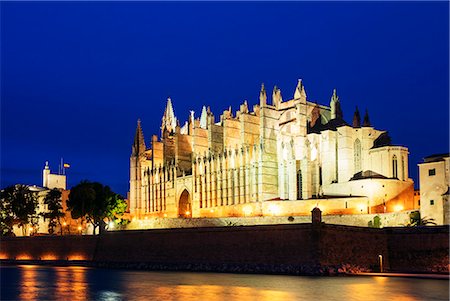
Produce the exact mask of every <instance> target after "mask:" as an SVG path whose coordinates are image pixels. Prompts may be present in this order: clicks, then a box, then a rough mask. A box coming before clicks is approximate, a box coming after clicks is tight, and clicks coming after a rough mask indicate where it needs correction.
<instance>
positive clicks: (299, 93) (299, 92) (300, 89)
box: [294, 79, 306, 101]
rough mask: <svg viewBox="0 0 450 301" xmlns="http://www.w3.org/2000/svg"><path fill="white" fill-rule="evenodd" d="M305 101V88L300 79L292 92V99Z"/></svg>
mask: <svg viewBox="0 0 450 301" xmlns="http://www.w3.org/2000/svg"><path fill="white" fill-rule="evenodd" d="M299 98H301V99H302V100H305V101H306V91H305V86H304V85H303V81H302V80H301V79H299V80H298V83H297V87H296V88H295V92H294V99H299Z"/></svg>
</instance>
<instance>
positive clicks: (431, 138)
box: [0, 2, 449, 195]
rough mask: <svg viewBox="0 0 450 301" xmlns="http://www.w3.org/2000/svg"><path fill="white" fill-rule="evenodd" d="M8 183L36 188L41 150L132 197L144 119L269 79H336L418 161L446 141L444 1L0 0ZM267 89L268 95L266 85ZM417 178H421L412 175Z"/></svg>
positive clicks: (346, 105)
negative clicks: (135, 149)
mask: <svg viewBox="0 0 450 301" xmlns="http://www.w3.org/2000/svg"><path fill="white" fill-rule="evenodd" d="M0 5H1V187H5V186H7V185H10V184H15V183H24V184H37V185H41V184H42V182H41V181H42V180H41V174H42V168H43V166H44V163H45V161H46V160H48V161H50V166H51V168H52V170H54V171H57V169H58V163H59V160H60V158H61V157H63V158H64V161H66V162H68V163H70V164H71V168H70V169H69V170H68V172H67V173H68V183H69V187H70V186H73V185H75V184H77V183H78V182H79V181H80V180H82V179H89V180H93V181H101V182H102V183H104V184H108V185H110V186H111V187H112V189H113V190H115V191H116V192H118V193H121V194H123V195H125V194H126V191H127V190H128V181H129V156H130V152H131V144H132V141H133V136H134V132H135V127H136V120H137V118H141V120H142V126H143V129H144V135H145V137H146V139H149V138H150V136H151V135H152V134H159V132H160V130H159V127H160V123H161V117H162V113H163V110H164V106H165V102H166V98H167V96H171V98H172V101H173V104H174V109H175V114H176V116H177V117H178V118H179V119H180V120H181V121H182V122H184V121H185V120H186V119H187V117H188V114H189V110H190V109H193V110H195V112H196V116H199V114H200V111H201V107H202V105H203V104H209V105H210V106H211V109H212V111H213V113H215V115H216V116H219V115H220V114H221V112H222V111H223V110H224V109H225V108H227V107H228V106H229V105H231V106H232V108H233V110H234V111H235V110H236V109H237V108H238V105H239V104H240V103H242V101H243V100H244V99H247V100H248V101H249V103H250V104H252V105H253V104H255V103H257V102H258V96H259V89H260V85H261V83H262V82H264V83H265V85H266V87H267V89H268V90H269V91H270V92H271V91H272V88H273V85H277V86H279V87H280V88H281V91H282V95H283V98H284V99H285V100H286V99H289V98H291V97H292V95H293V92H294V88H295V86H296V83H297V79H298V78H302V79H303V81H304V84H305V87H306V92H307V94H308V98H309V100H312V101H318V102H319V103H320V104H329V100H330V97H331V94H332V89H333V88H337V90H338V95H339V96H340V99H341V103H342V107H343V111H344V118H345V119H346V120H347V121H348V122H351V118H352V115H353V112H354V109H355V106H356V105H358V106H359V109H360V111H362V112H363V111H364V110H365V109H366V108H367V109H368V110H369V114H370V118H371V121H372V124H373V125H374V126H375V127H376V128H377V129H381V130H388V131H389V133H390V135H391V137H392V138H393V142H394V143H395V144H400V145H405V146H407V147H409V151H410V157H409V159H410V164H409V168H410V174H411V176H412V177H413V179H414V180H415V181H417V171H418V168H417V163H419V162H420V161H421V160H422V158H423V157H424V156H427V155H430V154H433V153H441V152H448V148H449V131H448V129H449V120H448V119H449V73H448V71H449V46H448V44H449V30H448V27H449V23H448V19H449V4H448V3H447V2H435V3H430V2H284V3H272V2H261V3H260V2H228V3H224V2H222V3H219V2H182V3H177V2H165V3H160V2H134V3H129V2H127V3H125V2H124V3H122V2H97V3H87V2H38V3H27V2H1V3H0ZM270 94H271V93H270ZM416 186H417V185H416Z"/></svg>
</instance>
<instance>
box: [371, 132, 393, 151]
mask: <svg viewBox="0 0 450 301" xmlns="http://www.w3.org/2000/svg"><path fill="white" fill-rule="evenodd" d="M390 145H392V141H391V137H390V136H389V134H388V132H384V133H382V134H381V135H380V136H378V138H377V139H375V141H374V142H373V146H372V148H378V147H383V146H390Z"/></svg>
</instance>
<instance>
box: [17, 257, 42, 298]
mask: <svg viewBox="0 0 450 301" xmlns="http://www.w3.org/2000/svg"><path fill="white" fill-rule="evenodd" d="M21 267H22V268H23V272H22V282H21V284H22V290H21V291H20V299H21V300H36V299H37V293H38V289H37V283H36V281H37V279H36V277H37V272H36V266H28V265H24V266H21Z"/></svg>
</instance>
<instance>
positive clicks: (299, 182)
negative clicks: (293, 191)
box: [297, 169, 303, 200]
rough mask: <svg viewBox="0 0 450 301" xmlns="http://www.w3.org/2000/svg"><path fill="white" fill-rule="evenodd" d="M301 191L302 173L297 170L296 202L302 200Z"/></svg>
mask: <svg viewBox="0 0 450 301" xmlns="http://www.w3.org/2000/svg"><path fill="white" fill-rule="evenodd" d="M302 189H303V185H302V171H301V170H300V169H299V170H298V171H297V199H298V200H301V199H303V195H302Z"/></svg>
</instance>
